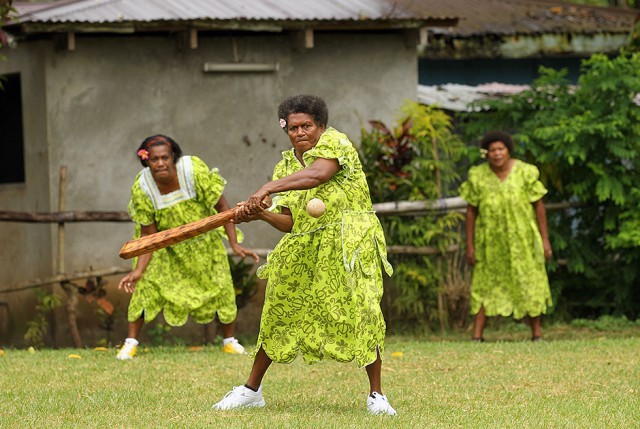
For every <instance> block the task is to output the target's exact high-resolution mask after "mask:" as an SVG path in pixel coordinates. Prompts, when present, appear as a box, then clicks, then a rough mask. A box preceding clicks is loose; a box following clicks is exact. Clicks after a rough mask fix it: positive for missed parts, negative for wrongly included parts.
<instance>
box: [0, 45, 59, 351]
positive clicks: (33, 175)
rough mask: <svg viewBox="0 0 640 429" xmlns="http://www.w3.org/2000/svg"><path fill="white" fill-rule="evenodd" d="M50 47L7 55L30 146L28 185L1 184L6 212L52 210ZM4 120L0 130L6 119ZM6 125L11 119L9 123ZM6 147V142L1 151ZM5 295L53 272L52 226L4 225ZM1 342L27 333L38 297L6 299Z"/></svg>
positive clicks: (3, 64)
mask: <svg viewBox="0 0 640 429" xmlns="http://www.w3.org/2000/svg"><path fill="white" fill-rule="evenodd" d="M47 50H48V44H47V43H43V42H34V43H31V44H30V46H29V49H28V50H27V49H17V50H9V51H7V50H3V54H4V55H5V56H6V57H7V58H6V60H5V61H0V74H9V73H20V79H21V92H22V103H23V105H24V106H28V108H25V109H24V111H23V127H24V147H25V183H23V184H0V210H15V211H49V209H50V207H49V203H50V181H49V147H48V142H47V117H46V98H45V97H44V94H45V67H46V66H45V56H46V54H45V53H46V51H47ZM3 119H4V118H0V126H2V120H3ZM4 120H6V119H4ZM2 146H3V143H2V142H0V147H2ZM0 243H1V245H0V290H2V289H7V288H9V287H10V286H12V285H14V284H16V283H17V282H20V281H22V280H24V279H25V278H26V277H29V278H34V277H42V276H46V275H49V274H50V273H51V270H52V265H51V261H52V257H51V255H52V242H51V226H50V225H47V224H25V223H8V222H0ZM0 303H2V305H0V340H3V341H5V340H7V339H8V338H9V337H10V336H11V334H12V333H13V332H16V331H20V330H22V329H23V327H24V325H25V322H26V320H28V317H29V316H28V315H27V314H26V313H27V312H26V311H25V310H26V309H29V308H33V305H34V302H33V292H32V291H28V292H15V293H10V294H7V293H5V294H0Z"/></svg>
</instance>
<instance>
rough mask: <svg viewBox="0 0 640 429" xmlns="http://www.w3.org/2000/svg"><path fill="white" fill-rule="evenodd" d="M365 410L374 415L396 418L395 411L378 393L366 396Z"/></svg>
mask: <svg viewBox="0 0 640 429" xmlns="http://www.w3.org/2000/svg"><path fill="white" fill-rule="evenodd" d="M367 410H369V412H370V413H371V414H375V415H387V416H397V415H398V413H396V410H394V409H393V407H392V406H391V404H390V403H389V401H388V400H387V397H386V396H385V395H381V394H379V393H378V392H373V393H372V394H371V395H369V396H367Z"/></svg>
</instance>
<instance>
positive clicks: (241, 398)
mask: <svg viewBox="0 0 640 429" xmlns="http://www.w3.org/2000/svg"><path fill="white" fill-rule="evenodd" d="M264 406H265V402H264V398H263V397H262V386H260V388H259V389H258V391H257V392H254V391H253V390H251V389H248V388H246V387H244V386H236V387H234V388H233V389H231V391H230V392H228V393H227V394H226V395H224V398H222V401H220V402H218V403H217V404H215V405H214V406H213V407H211V409H213V410H233V409H235V408H246V407H264Z"/></svg>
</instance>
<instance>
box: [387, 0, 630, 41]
mask: <svg viewBox="0 0 640 429" xmlns="http://www.w3.org/2000/svg"><path fill="white" fill-rule="evenodd" d="M398 4H399V5H400V6H401V7H402V8H404V9H408V10H411V11H413V12H415V13H417V14H421V13H427V12H428V13H430V14H432V15H434V16H438V15H442V14H445V15H454V16H458V17H460V21H459V22H458V25H457V26H456V27H453V28H450V29H442V30H438V29H435V30H434V33H444V34H451V35H452V36H454V37H469V36H475V35H487V34H503V35H515V34H544V33H582V34H593V33H626V32H629V31H630V30H631V28H632V27H633V24H634V22H635V19H636V17H637V16H638V10H633V9H624V8H607V7H595V6H585V5H577V4H574V3H566V2H561V1H560V2H559V1H549V0H446V1H441V0H398Z"/></svg>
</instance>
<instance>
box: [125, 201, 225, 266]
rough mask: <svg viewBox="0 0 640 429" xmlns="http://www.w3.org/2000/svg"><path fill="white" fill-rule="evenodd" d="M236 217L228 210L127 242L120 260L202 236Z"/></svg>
mask: <svg viewBox="0 0 640 429" xmlns="http://www.w3.org/2000/svg"><path fill="white" fill-rule="evenodd" d="M235 215H236V209H235V208H233V209H229V210H225V211H223V212H220V213H218V214H216V215H213V216H209V217H205V218H203V219H200V220H197V221H195V222H191V223H187V224H185V225H182V226H178V227H175V228H171V229H165V230H164V231H159V232H156V233H155V234H150V235H145V236H144V237H140V238H138V239H136V240H129V241H127V242H126V243H124V246H122V249H120V257H121V258H122V259H130V258H133V257H135V256H140V255H144V254H145V253H150V252H153V251H154V250H158V249H163V248H165V247H167V246H171V245H172V244H176V243H180V242H181V241H184V240H187V239H189V238H192V237H195V236H196V235H200V234H204V233H205V232H207V231H211V230H212V229H216V228H218V227H219V226H222V225H224V224H225V223H228V222H231V221H232V220H233V218H234V217H235Z"/></svg>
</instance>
